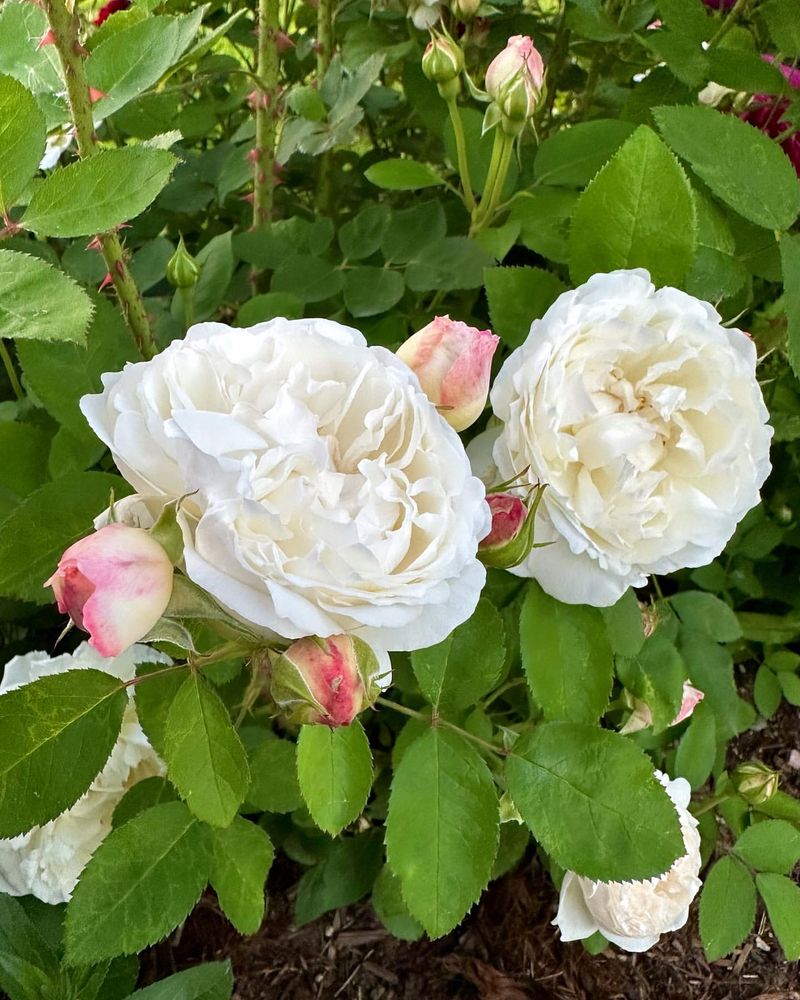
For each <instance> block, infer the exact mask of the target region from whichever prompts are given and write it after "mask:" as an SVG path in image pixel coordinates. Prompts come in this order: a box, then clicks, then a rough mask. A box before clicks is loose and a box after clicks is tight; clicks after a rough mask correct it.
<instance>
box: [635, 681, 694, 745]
mask: <svg viewBox="0 0 800 1000" xmlns="http://www.w3.org/2000/svg"><path fill="white" fill-rule="evenodd" d="M626 696H627V697H628V699H629V700H630V702H631V704H632V708H633V711H632V712H631V715H630V718H629V719H628V721H627V722H626V723H625V725H624V726H623V727H622V729H620V732H621V733H623V734H624V735H626V736H627V735H629V734H630V733H638V732H639V731H640V730H641V729H647V727H648V726H652V725H653V713H652V711H651V709H650V706H649V705H648V704H647V702H645V701H642V700H641V698H631V696H630V695H628V694H627V692H626ZM704 697H705V696H704V694H703V692H702V691H698V690H697V688H696V687H692V685H691V684H690V683H689V682H688V681H684V683H683V694H682V696H681V707H680V708H679V709H678V714H677V715H676V716H675V718H674V719H673V720H672V722H670V726H677V725H678V723H679V722H683V721H684V720H686V719H688V718H689V716H690V715H691V714H692V712H693V711H694V710H695V708H696V707H697V706H698V705H699V704H700V702H701V701H702V700H703V698H704Z"/></svg>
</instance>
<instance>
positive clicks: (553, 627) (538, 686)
mask: <svg viewBox="0 0 800 1000" xmlns="http://www.w3.org/2000/svg"><path fill="white" fill-rule="evenodd" d="M519 627H520V649H521V652H522V665H523V667H524V668H525V676H526V677H527V679H528V684H529V685H530V689H531V693H532V694H533V697H534V699H535V701H536V702H537V704H538V705H539V706H540V708H541V709H542V712H543V713H544V717H545V719H567V720H569V721H571V722H596V721H597V720H598V719H599V718H600V716H601V715H602V714H603V712H604V711H605V708H606V705H607V704H608V698H609V695H610V693H611V682H612V676H613V658H612V653H611V645H610V643H609V641H608V634H607V631H606V624H605V621H604V619H603V616H602V614H601V613H600V611H599V610H598V609H597V608H590V607H588V606H586V605H583V604H562V603H561V602H560V601H556V600H554V599H553V598H552V597H550V596H548V595H547V594H545V592H544V591H543V590H542V588H541V587H540V586H539V585H538V584H537V583H534V582H531V583H530V584H529V585H528V590H527V593H526V595H525V603H524V604H523V606H522V613H521V615H520V621H519Z"/></svg>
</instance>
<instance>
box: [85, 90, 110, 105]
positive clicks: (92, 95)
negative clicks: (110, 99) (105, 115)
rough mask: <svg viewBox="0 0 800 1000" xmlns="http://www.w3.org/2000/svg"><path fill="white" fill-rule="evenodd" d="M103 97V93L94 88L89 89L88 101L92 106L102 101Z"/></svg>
mask: <svg viewBox="0 0 800 1000" xmlns="http://www.w3.org/2000/svg"><path fill="white" fill-rule="evenodd" d="M105 96H106V95H105V93H104V91H102V90H97V89H96V88H95V87H89V100H90V101H91V102H92V104H97V102H98V101H102V99H103V98H104V97H105Z"/></svg>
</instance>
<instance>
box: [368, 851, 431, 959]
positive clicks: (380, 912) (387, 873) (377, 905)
mask: <svg viewBox="0 0 800 1000" xmlns="http://www.w3.org/2000/svg"><path fill="white" fill-rule="evenodd" d="M372 908H373V909H374V910H375V913H376V914H377V917H378V920H380V922H381V923H382V924H383V926H384V927H385V928H386V930H387V931H389V933H390V934H391V935H392V937H395V938H399V939H400V940H401V941H418V940H419V939H420V938H421V937H422V935H423V933H424V931H423V929H422V924H421V923H420V922H419V921H418V920H415V919H414V918H413V917H412V916H411V914H410V913H409V912H408V907H407V906H406V904H405V903H404V902H403V892H402V889H401V887H400V879H399V878H398V877H397V876H396V875H395V874H394V873H393V872H392V869H391V868H390V867H389V866H388V865H384V866H383V868H382V869H381V873H380V875H379V876H378V877H377V878H376V879H375V885H374V886H373V887H372Z"/></svg>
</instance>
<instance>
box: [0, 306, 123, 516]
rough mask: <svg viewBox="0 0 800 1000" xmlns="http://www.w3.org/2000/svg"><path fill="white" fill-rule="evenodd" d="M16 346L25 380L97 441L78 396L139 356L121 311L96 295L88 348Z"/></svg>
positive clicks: (69, 423)
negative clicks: (108, 373) (82, 411)
mask: <svg viewBox="0 0 800 1000" xmlns="http://www.w3.org/2000/svg"><path fill="white" fill-rule="evenodd" d="M1 308H2V307H0V309H1ZM59 311H60V310H59ZM16 346H17V357H18V358H19V361H20V364H21V365H22V370H23V372H24V374H25V380H26V382H27V384H28V385H29V386H30V387H31V389H32V390H33V392H34V393H35V394H36V397H37V399H38V400H39V401H40V402H41V403H42V405H43V406H44V407H45V409H46V410H47V412H48V413H49V414H50V415H51V416H52V417H53V418H54V419H55V420H57V421H58V423H60V424H63V425H64V426H65V427H67V428H68V429H69V430H70V431H71V432H72V433H73V434H74V435H75V436H76V437H78V438H82V439H85V440H92V441H94V440H96V439H95V436H94V434H93V433H92V431H91V430H90V429H89V427H88V425H87V423H86V418H85V417H84V415H83V414H82V413H81V411H80V409H79V408H78V401H79V400H80V398H81V396H83V395H85V394H86V393H89V392H99V391H100V389H101V388H102V383H101V381H100V376H101V375H102V373H103V372H110V371H119V370H120V369H121V368H122V367H123V365H124V364H125V362H126V361H133V360H134V359H135V357H136V349H135V347H134V344H133V340H132V339H131V336H130V334H129V333H128V331H127V329H126V327H125V324H124V322H123V320H122V316H121V314H120V312H119V310H118V309H115V308H114V306H112V305H111V304H110V303H109V302H107V301H106V300H105V299H97V300H96V302H95V312H94V316H93V318H92V323H91V326H90V327H89V333H88V339H87V345H86V347H78V345H77V344H71V343H63V342H52V343H46V344H45V343H42V342H41V341H38V342H34V341H28V340H18V341H17V345H16ZM103 506H106V504H103ZM98 512H99V509H98Z"/></svg>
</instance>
